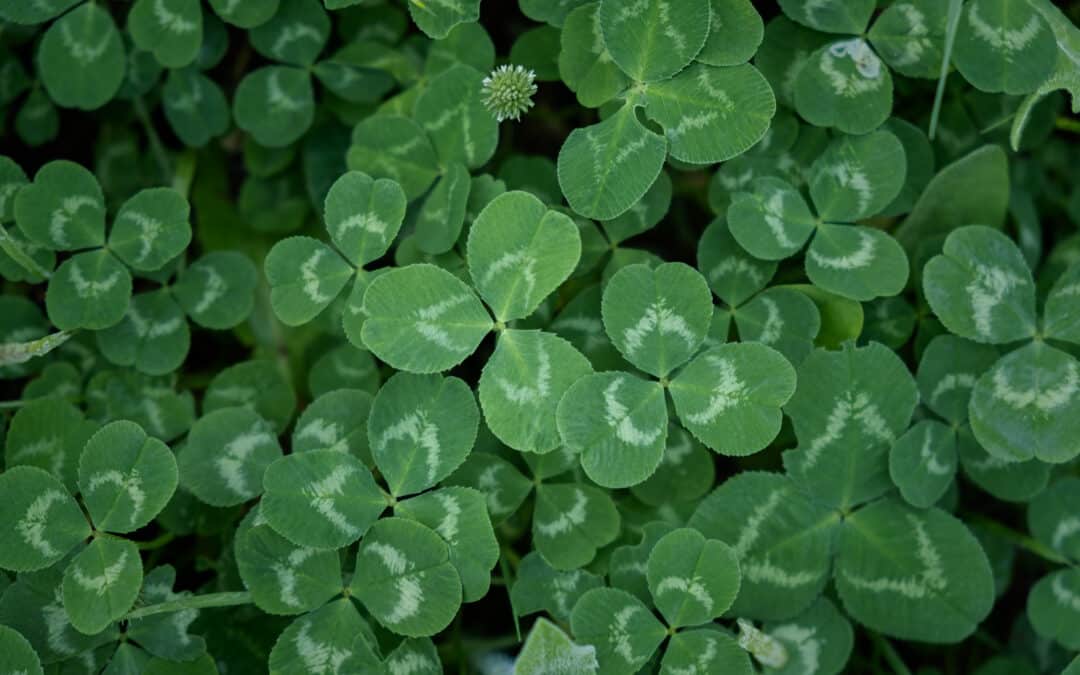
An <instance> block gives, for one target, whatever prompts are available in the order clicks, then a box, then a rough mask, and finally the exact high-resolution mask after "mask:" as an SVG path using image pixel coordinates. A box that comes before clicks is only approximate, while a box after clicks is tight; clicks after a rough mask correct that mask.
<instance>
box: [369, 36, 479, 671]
mask: <svg viewBox="0 0 1080 675" xmlns="http://www.w3.org/2000/svg"><path fill="white" fill-rule="evenodd" d="M463 25H467V26H476V25H478V24H463ZM385 665H386V668H387V669H388V672H390V673H395V672H399V673H409V675H412V673H415V674H416V675H441V674H442V673H443V665H442V661H441V660H440V657H439V652H438V650H437V649H436V648H435V643H433V642H432V641H431V640H430V639H429V638H406V639H404V640H402V641H401V642H400V643H398V646H397V647H395V648H394V651H392V652H390V656H387V657H386V662H385Z"/></svg>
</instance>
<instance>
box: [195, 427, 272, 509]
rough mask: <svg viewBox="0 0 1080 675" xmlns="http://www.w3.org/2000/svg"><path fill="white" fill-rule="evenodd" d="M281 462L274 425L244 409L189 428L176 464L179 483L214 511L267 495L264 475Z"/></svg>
mask: <svg viewBox="0 0 1080 675" xmlns="http://www.w3.org/2000/svg"><path fill="white" fill-rule="evenodd" d="M279 457H281V446H280V445H278V440H277V436H276V435H275V434H274V431H273V428H272V427H271V425H270V423H269V422H267V421H266V420H264V419H263V418H261V417H259V416H258V415H257V414H255V413H254V412H252V411H250V410H246V409H244V408H224V409H222V410H216V411H214V412H209V413H207V414H206V415H204V416H203V417H201V418H199V420H198V421H197V422H195V424H194V426H192V427H191V432H190V433H189V434H188V439H187V443H186V444H185V445H184V446H183V447H182V448H181V449H180V452H179V454H178V456H177V462H178V464H179V467H180V484H181V485H183V486H184V488H185V489H187V490H188V491H189V492H191V493H193V494H194V495H195V496H196V497H198V498H199V499H200V500H201V501H204V502H206V503H207V504H210V505H211V506H235V505H237V504H243V503H244V502H246V501H248V500H250V499H254V498H255V497H258V496H259V495H260V494H262V491H263V483H262V480H263V472H264V471H265V470H266V467H268V466H270V464H271V463H273V461H274V460H275V459H278V458H279Z"/></svg>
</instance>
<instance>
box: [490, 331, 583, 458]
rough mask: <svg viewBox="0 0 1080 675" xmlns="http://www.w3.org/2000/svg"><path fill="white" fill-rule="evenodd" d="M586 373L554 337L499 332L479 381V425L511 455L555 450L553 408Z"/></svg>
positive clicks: (580, 358)
mask: <svg viewBox="0 0 1080 675" xmlns="http://www.w3.org/2000/svg"><path fill="white" fill-rule="evenodd" d="M591 372H592V366H591V365H590V363H589V360H588V359H587V358H585V356H584V355H582V354H581V353H580V352H578V351H577V350H576V349H575V348H574V347H573V346H572V345H570V343H568V342H566V341H565V340H563V339H562V338H559V337H558V336H555V335H552V334H551V333H545V332H541V331H522V330H507V331H503V332H502V333H500V334H499V340H498V343H497V344H496V347H495V353H494V354H492V355H491V358H490V359H488V362H487V364H485V366H484V370H483V372H482V373H481V375H480V386H479V395H480V405H481V407H482V408H483V410H484V421H485V422H486V423H487V426H488V428H490V429H491V432H492V433H493V434H495V436H496V437H497V438H498V439H499V440H500V441H502V442H503V443H505V444H506V445H508V446H510V447H512V448H514V449H516V450H522V451H525V452H548V451H551V450H554V449H555V448H556V447H557V446H558V445H559V444H560V442H561V439H560V437H559V432H558V429H557V428H556V419H555V409H556V406H558V405H559V401H560V400H561V399H562V398H563V394H564V393H565V392H566V391H567V389H569V388H570V385H572V384H574V383H575V382H576V381H577V380H578V379H579V378H581V377H583V376H585V375H588V374H590V373H591Z"/></svg>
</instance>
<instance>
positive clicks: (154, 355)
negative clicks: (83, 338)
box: [94, 290, 191, 375]
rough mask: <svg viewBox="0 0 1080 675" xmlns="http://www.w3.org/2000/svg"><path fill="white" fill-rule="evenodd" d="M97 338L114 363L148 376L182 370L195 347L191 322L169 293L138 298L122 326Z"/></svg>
mask: <svg viewBox="0 0 1080 675" xmlns="http://www.w3.org/2000/svg"><path fill="white" fill-rule="evenodd" d="M94 336H95V338H96V339H97V344H98V349H100V350H101V353H102V355H103V356H105V358H106V359H108V360H109V361H110V362H112V363H114V364H116V365H118V366H134V367H135V368H137V369H138V370H139V371H141V372H144V373H146V374H148V375H164V374H166V373H171V372H172V371H174V370H176V369H177V368H179V367H180V366H181V364H183V362H184V359H185V358H186V357H187V354H188V348H189V347H190V346H191V332H190V330H189V329H188V324H187V319H186V318H185V317H184V313H183V312H182V311H181V310H180V308H179V307H178V306H177V305H176V303H175V302H174V301H173V299H172V296H171V295H170V294H169V292H168V291H166V290H159V291H151V292H149V293H140V294H139V295H136V296H135V297H134V298H132V300H131V303H129V304H128V308H127V312H125V314H124V318H123V319H122V320H121V321H120V323H118V324H116V325H114V326H112V327H110V328H106V329H104V330H100V331H98V332H97V333H95V334H94Z"/></svg>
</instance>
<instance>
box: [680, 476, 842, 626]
mask: <svg viewBox="0 0 1080 675" xmlns="http://www.w3.org/2000/svg"><path fill="white" fill-rule="evenodd" d="M838 522H839V516H838V514H836V513H835V512H833V511H831V510H829V509H828V508H826V507H824V506H822V505H820V504H818V503H817V502H814V501H811V500H810V499H809V498H808V497H807V496H806V495H805V494H804V493H802V492H800V491H798V490H797V489H796V486H795V483H794V482H793V481H791V480H790V479H789V478H787V477H786V476H782V475H779V474H773V473H763V472H743V473H740V474H738V475H736V476H734V477H732V478H729V479H728V480H727V481H725V482H724V483H723V484H722V485H721V486H720V487H719V488H717V489H716V490H715V491H713V493H712V494H711V495H709V496H708V497H706V498H705V499H704V500H703V501H702V502H701V503H700V504H699V505H698V507H697V509H696V510H695V512H694V514H693V516H691V518H690V521H689V522H688V525H689V526H690V527H693V528H695V529H696V530H698V531H699V532H701V533H702V534H704V535H705V536H706V537H708V538H710V539H719V540H720V541H723V542H725V543H727V544H728V545H730V546H731V547H732V548H733V549H734V550H735V553H736V555H737V556H738V559H739V569H740V571H741V575H742V583H741V586H740V588H739V595H738V597H737V598H736V599H735V604H734V606H733V607H732V610H731V612H732V614H734V615H736V616H744V617H748V618H755V619H766V620H780V619H786V618H789V617H791V616H794V615H795V614H798V613H799V612H801V611H802V610H803V609H805V608H806V607H807V606H809V605H810V603H811V602H813V600H814V599H815V598H817V597H818V595H819V594H820V593H821V589H822V588H823V587H824V586H825V582H826V581H827V580H828V574H829V566H830V563H831V560H832V541H833V534H834V531H835V527H836V524H837V523H838Z"/></svg>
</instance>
